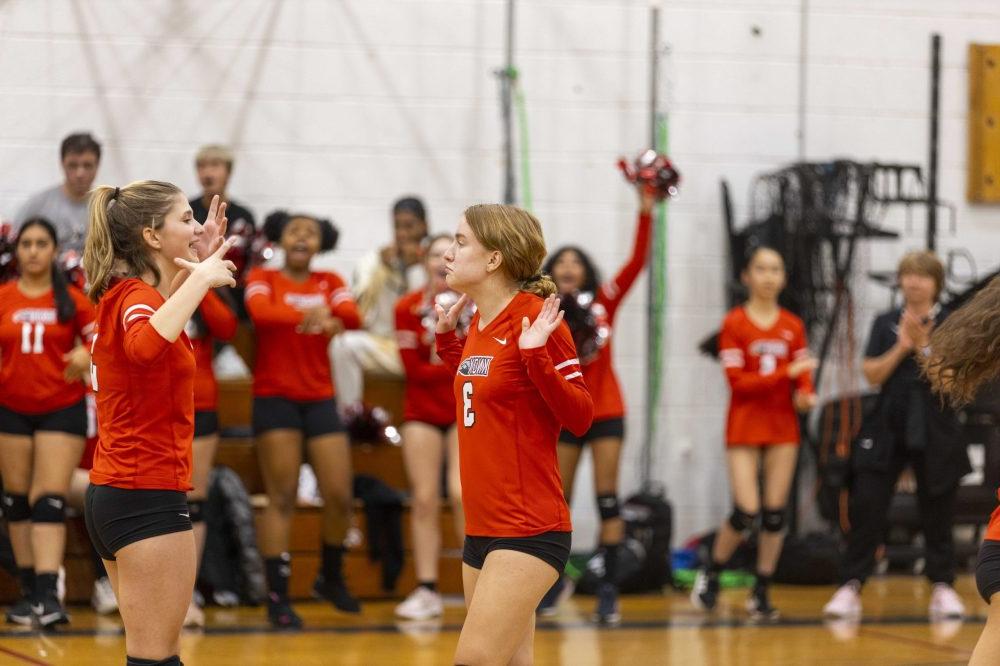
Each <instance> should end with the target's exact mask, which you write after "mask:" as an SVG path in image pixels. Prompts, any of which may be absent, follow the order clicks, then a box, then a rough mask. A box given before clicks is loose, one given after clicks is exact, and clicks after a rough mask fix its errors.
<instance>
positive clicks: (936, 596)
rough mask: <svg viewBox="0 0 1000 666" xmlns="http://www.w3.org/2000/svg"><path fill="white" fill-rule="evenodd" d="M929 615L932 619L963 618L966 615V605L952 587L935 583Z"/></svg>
mask: <svg viewBox="0 0 1000 666" xmlns="http://www.w3.org/2000/svg"><path fill="white" fill-rule="evenodd" d="M928 613H930V616H931V617H962V616H963V615H965V604H964V603H962V598H961V597H960V596H958V593H957V592H955V588H953V587H952V586H951V585H948V584H947V583H935V584H934V587H933V588H932V590H931V605H930V607H929V608H928Z"/></svg>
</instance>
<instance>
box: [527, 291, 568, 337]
mask: <svg viewBox="0 0 1000 666" xmlns="http://www.w3.org/2000/svg"><path fill="white" fill-rule="evenodd" d="M563 314H564V313H563V311H562V310H560V309H559V297H558V296H556V295H555V294H552V295H551V296H549V297H548V298H546V299H545V302H544V303H542V309H541V311H540V312H539V313H538V316H537V317H535V321H533V322H531V323H529V322H528V318H527V317H524V318H523V319H522V320H521V337H520V338H518V339H517V346H518V347H520V348H521V349H535V348H537V347H544V346H545V343H546V342H548V341H549V336H550V335H552V331H554V330H556V329H557V328H559V324H561V323H562V320H563Z"/></svg>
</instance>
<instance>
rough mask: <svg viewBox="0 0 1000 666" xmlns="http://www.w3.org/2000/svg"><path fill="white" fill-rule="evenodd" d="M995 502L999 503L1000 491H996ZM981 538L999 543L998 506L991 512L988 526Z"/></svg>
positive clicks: (999, 515)
mask: <svg viewBox="0 0 1000 666" xmlns="http://www.w3.org/2000/svg"><path fill="white" fill-rule="evenodd" d="M997 501H998V502H1000V490H997ZM983 538H984V539H987V540H989V541H1000V506H998V507H997V508H995V509H994V510H993V514H992V515H991V516H990V524H989V526H988V527H987V528H986V536H984V537H983Z"/></svg>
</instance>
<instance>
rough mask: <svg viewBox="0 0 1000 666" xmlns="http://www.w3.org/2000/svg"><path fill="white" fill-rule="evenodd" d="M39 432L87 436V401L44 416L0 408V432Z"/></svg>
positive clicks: (32, 433) (22, 433)
mask: <svg viewBox="0 0 1000 666" xmlns="http://www.w3.org/2000/svg"><path fill="white" fill-rule="evenodd" d="M39 430H45V431H49V432H65V433H67V434H70V435H76V436H78V437H86V436H87V401H86V400H81V401H80V402H78V403H76V404H73V405H70V406H69V407H64V408H62V409H57V410H56V411H54V412H45V413H44V414H21V413H20V412H15V411H12V410H10V409H7V408H6V407H2V406H0V432H5V433H7V434H10V435H28V436H29V437H30V436H31V435H34V434H35V433H36V432H37V431H39Z"/></svg>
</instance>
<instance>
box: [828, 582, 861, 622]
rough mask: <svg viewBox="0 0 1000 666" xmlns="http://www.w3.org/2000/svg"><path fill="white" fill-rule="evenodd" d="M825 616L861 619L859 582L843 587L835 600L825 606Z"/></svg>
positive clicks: (836, 594)
mask: <svg viewBox="0 0 1000 666" xmlns="http://www.w3.org/2000/svg"><path fill="white" fill-rule="evenodd" d="M823 615H826V616H827V617H842V618H858V617H861V585H860V584H859V583H858V582H857V581H851V582H849V583H847V584H845V585H841V586H840V588H839V589H838V590H837V591H836V592H835V593H834V595H833V598H832V599H830V601H828V602H827V604H826V605H825V606H823Z"/></svg>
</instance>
